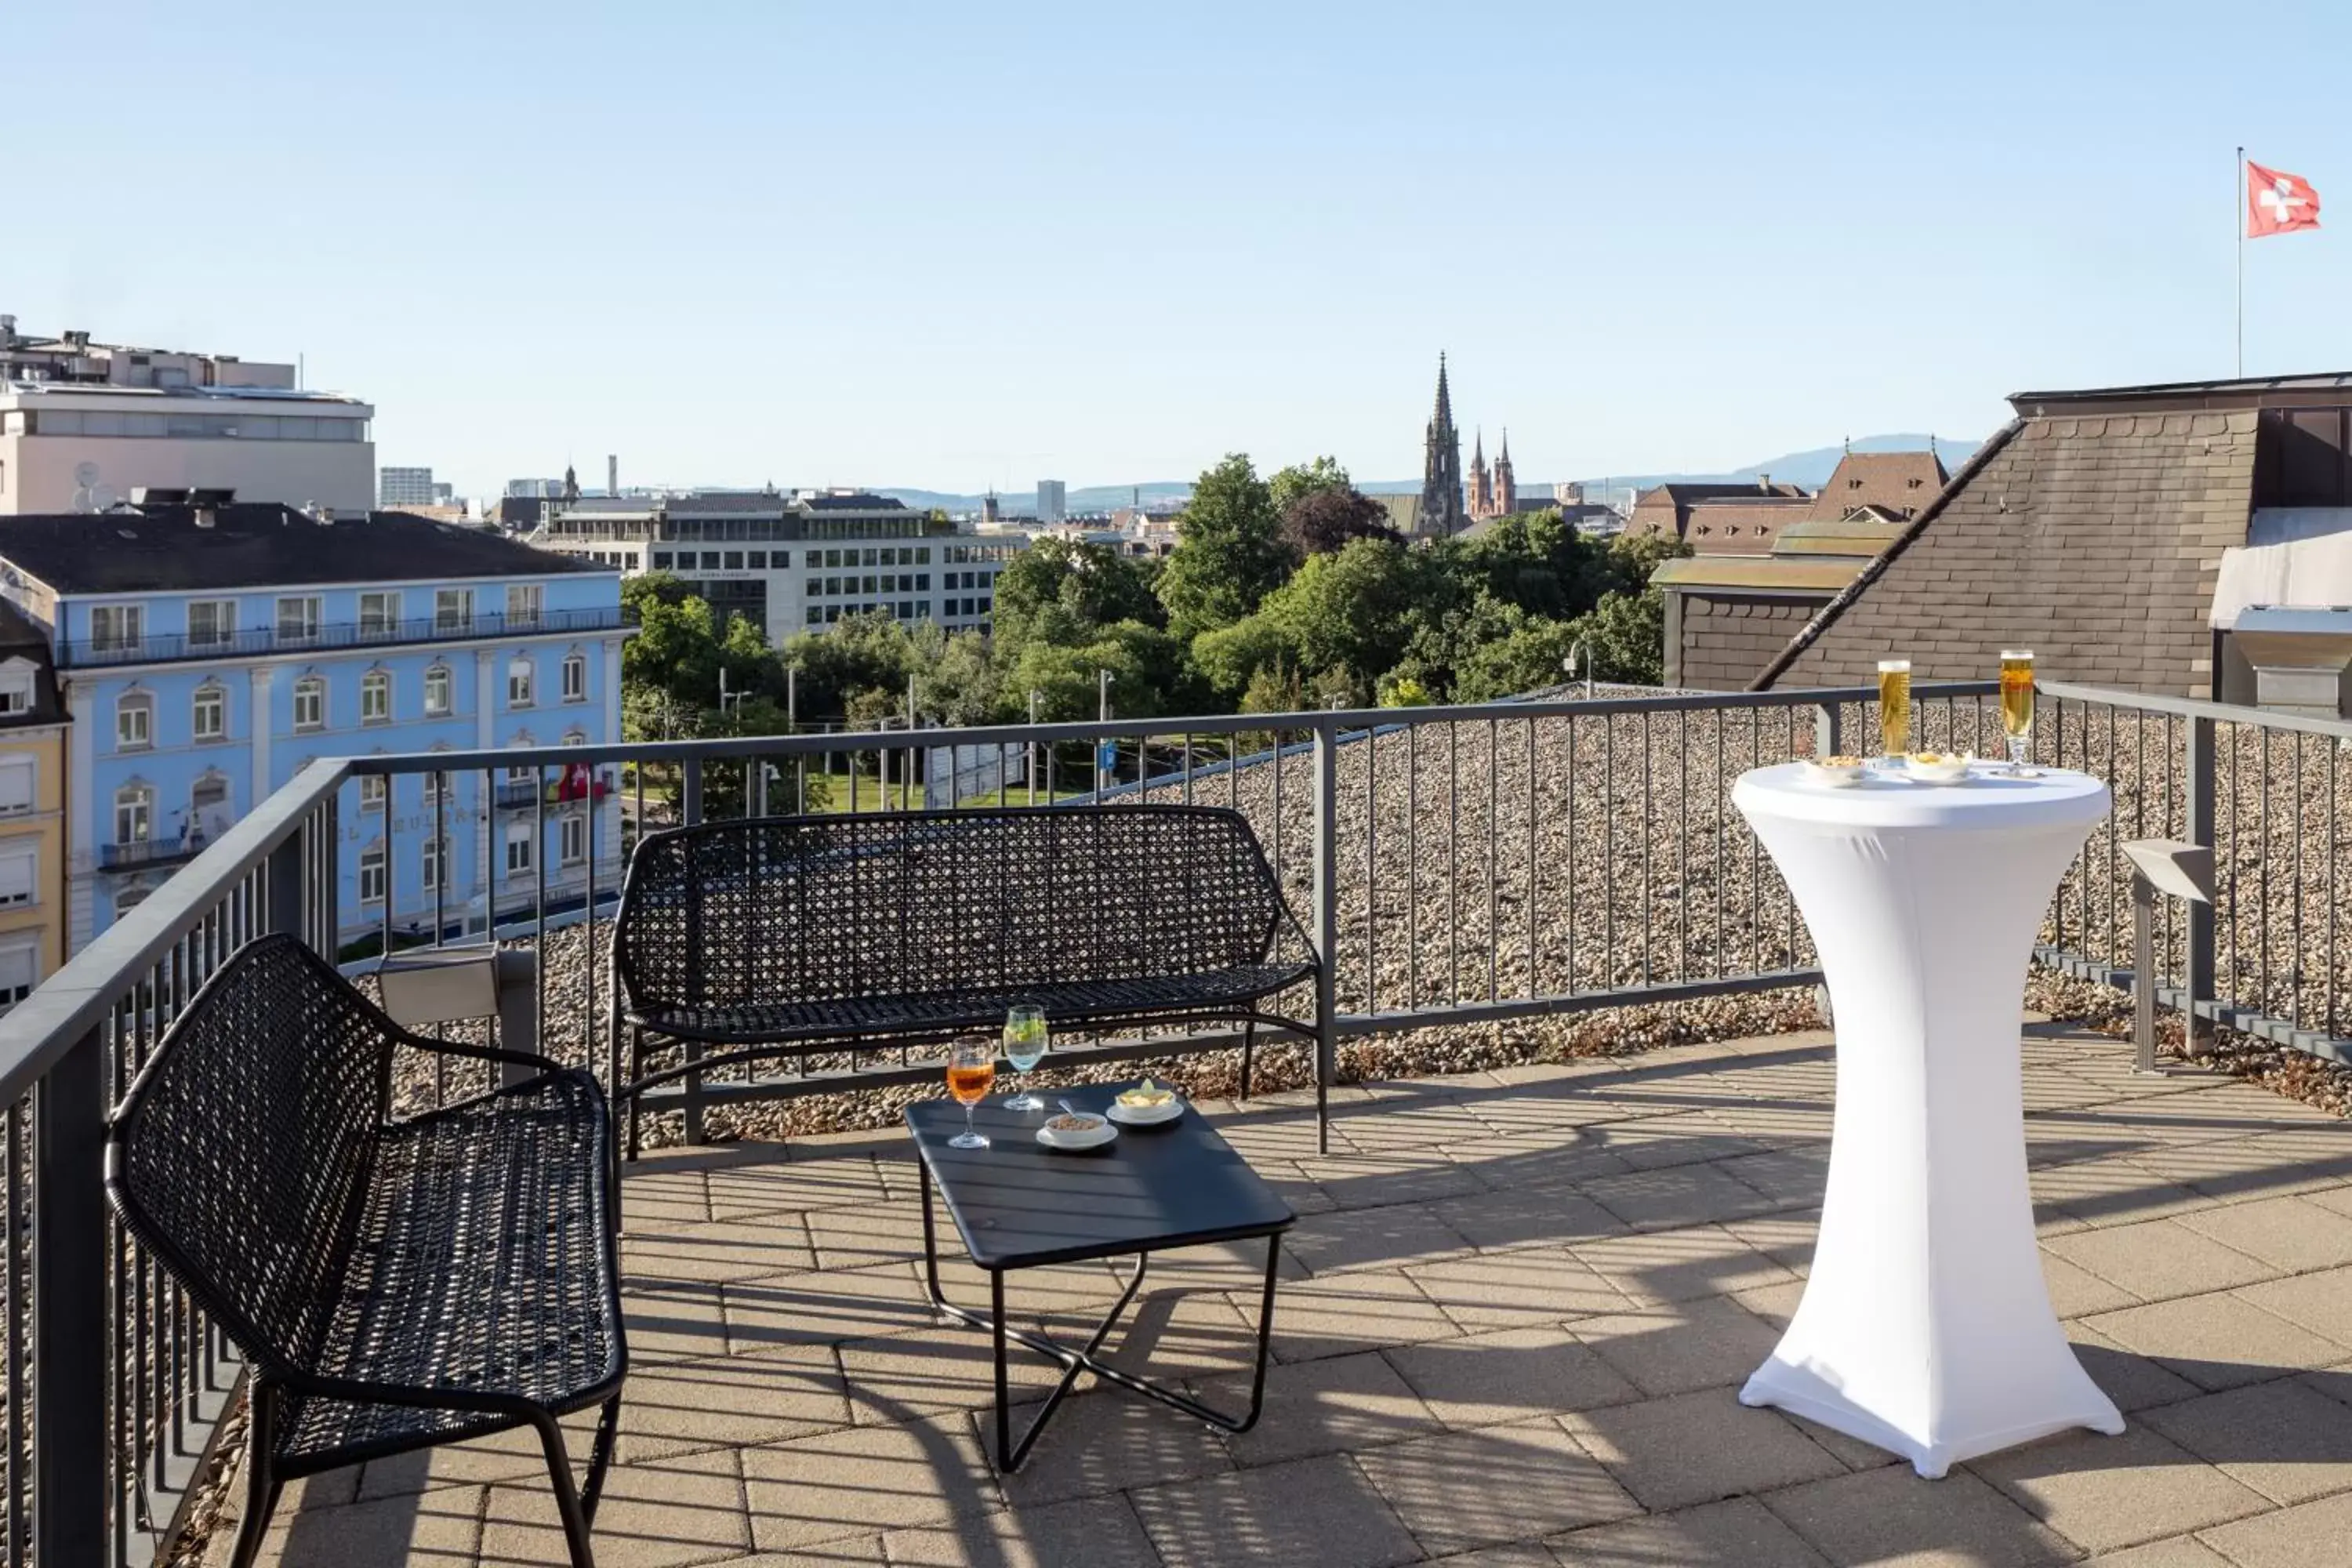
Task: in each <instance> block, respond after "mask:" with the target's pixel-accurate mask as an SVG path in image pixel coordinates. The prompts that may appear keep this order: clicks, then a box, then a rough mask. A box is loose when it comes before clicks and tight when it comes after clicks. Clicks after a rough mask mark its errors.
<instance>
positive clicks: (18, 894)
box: [0, 838, 41, 910]
mask: <svg viewBox="0 0 2352 1568" xmlns="http://www.w3.org/2000/svg"><path fill="white" fill-rule="evenodd" d="M20 865H21V866H22V867H23V868H24V872H23V875H22V876H21V877H19V876H18V875H17V874H16V867H18V866H20ZM18 884H20V885H18ZM40 901H41V847H40V846H39V845H38V844H37V843H35V842H33V841H32V840H31V839H30V838H26V839H25V840H22V841H20V843H19V844H11V845H9V846H8V847H7V848H5V850H0V910H29V909H31V908H32V907H33V906H34V905H36V904H37V903H39V902H40Z"/></svg>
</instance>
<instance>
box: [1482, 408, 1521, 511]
mask: <svg viewBox="0 0 2352 1568" xmlns="http://www.w3.org/2000/svg"><path fill="white" fill-rule="evenodd" d="M1489 494H1490V499H1491V500H1493V502H1494V507H1495V515H1496V516H1497V517H1508V516H1510V514H1511V513H1513V512H1515V511H1517V510H1519V487H1518V482H1517V480H1516V479H1513V478H1512V477H1511V427H1510V426H1507V425H1506V426H1503V449H1502V450H1501V451H1499V452H1497V453H1496V454H1495V480H1494V486H1493V488H1492V489H1491V491H1490V492H1489Z"/></svg>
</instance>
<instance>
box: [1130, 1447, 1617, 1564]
mask: <svg viewBox="0 0 2352 1568" xmlns="http://www.w3.org/2000/svg"><path fill="white" fill-rule="evenodd" d="M1355 1463H1356V1464H1357V1466H1358V1467H1359V1468H1361V1469H1362V1471H1363V1472H1364V1474H1365V1475H1367V1476H1369V1477H1370V1478H1371V1483H1372V1485H1373V1486H1374V1487H1376V1488H1378V1489H1379V1490H1380V1495H1381V1497H1383V1498H1385V1499H1387V1500H1388V1504H1389V1506H1390V1507H1391V1508H1392V1509H1394V1510H1396V1513H1397V1516H1398V1517H1399V1518H1400V1519H1402V1520H1403V1521H1404V1523H1405V1528H1407V1529H1408V1530H1411V1531H1412V1532H1413V1534H1414V1535H1415V1536H1417V1537H1419V1538H1420V1541H1421V1544H1422V1545H1423V1548H1425V1549H1426V1550H1427V1551H1428V1552H1430V1553H1431V1554H1432V1555H1433V1556H1441V1557H1442V1556H1444V1554H1445V1553H1446V1552H1465V1551H1468V1550H1469V1549H1470V1548H1472V1547H1476V1546H1487V1545H1493V1544H1496V1543H1498V1542H1510V1541H1524V1540H1526V1539H1528V1538H1529V1537H1531V1536H1538V1535H1551V1534H1556V1533H1559V1532H1561V1531H1570V1530H1575V1529H1578V1528H1579V1527H1580V1526H1583V1525H1587V1524H1599V1523H1601V1522H1602V1521H1607V1520H1613V1519H1623V1518H1626V1517H1628V1516H1630V1515H1633V1514H1635V1513H1638V1512H1640V1511H1641V1505H1639V1504H1638V1503H1636V1502H1635V1501H1634V1500H1633V1498H1631V1497H1630V1496H1628V1495H1627V1494H1626V1492H1625V1490H1624V1489H1623V1488H1622V1487H1620V1486H1619V1485H1618V1484H1617V1483H1616V1482H1615V1481H1614V1480H1612V1479H1611V1478H1610V1476H1609V1473H1608V1471H1607V1470H1605V1469H1604V1468H1601V1465H1600V1464H1599V1463H1598V1462H1597V1461H1595V1460H1594V1459H1593V1458H1592V1456H1591V1454H1589V1453H1588V1452H1586V1451H1585V1449H1584V1448H1583V1447H1581V1446H1580V1444H1579V1443H1578V1442H1577V1440H1576V1439H1575V1438H1573V1437H1571V1436H1569V1435H1568V1433H1567V1432H1566V1431H1565V1430H1563V1429H1562V1428H1561V1426H1560V1425H1559V1422H1557V1421H1553V1420H1549V1419H1544V1420H1537V1421H1523V1422H1520V1423H1518V1424H1517V1425H1516V1426H1482V1427H1480V1428H1478V1429H1477V1430H1476V1431H1474V1432H1452V1433H1448V1434H1446V1435H1445V1436H1439V1437H1423V1438H1422V1439H1421V1440H1420V1441H1419V1442H1414V1443H1400V1444H1398V1445H1396V1446H1395V1447H1390V1448H1376V1449H1374V1450H1372V1451H1371V1452H1370V1453H1368V1454H1359V1455H1357V1456H1355ZM1251 1473H1252V1474H1254V1475H1267V1474H1270V1473H1272V1472H1270V1471H1265V1470H1257V1471H1252V1472H1251ZM1146 1518H1147V1521H1148V1519H1149V1515H1147V1516H1146Z"/></svg>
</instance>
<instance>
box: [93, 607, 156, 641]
mask: <svg viewBox="0 0 2352 1568" xmlns="http://www.w3.org/2000/svg"><path fill="white" fill-rule="evenodd" d="M146 641H147V606H146V605H142V604H140V603H138V602H137V601H135V600H133V601H131V602H130V603H127V604H120V605H91V606H90V607H89V647H90V651H91V652H92V653H135V652H137V651H138V650H139V649H140V648H141V647H144V646H145V644H146Z"/></svg>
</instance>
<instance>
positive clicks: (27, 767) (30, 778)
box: [0, 752, 41, 816]
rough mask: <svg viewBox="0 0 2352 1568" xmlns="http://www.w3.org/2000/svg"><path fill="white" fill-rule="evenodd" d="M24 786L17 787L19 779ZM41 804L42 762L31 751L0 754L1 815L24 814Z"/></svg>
mask: <svg viewBox="0 0 2352 1568" xmlns="http://www.w3.org/2000/svg"><path fill="white" fill-rule="evenodd" d="M19 778H22V779H23V780H24V787H23V789H22V790H19V789H17V788H16V781H17V779H19ZM40 804H41V764H40V760H39V759H38V758H37V757H35V756H33V755H32V754H31V753H29V752H17V753H16V754H14V755H10V756H0V816H24V815H25V814H26V812H28V811H33V810H36V809H37V808H38V807H39V805H40Z"/></svg>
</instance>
